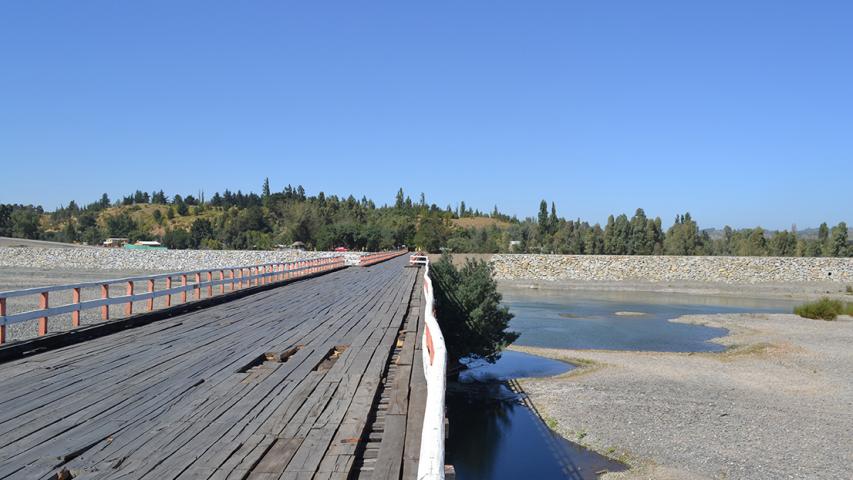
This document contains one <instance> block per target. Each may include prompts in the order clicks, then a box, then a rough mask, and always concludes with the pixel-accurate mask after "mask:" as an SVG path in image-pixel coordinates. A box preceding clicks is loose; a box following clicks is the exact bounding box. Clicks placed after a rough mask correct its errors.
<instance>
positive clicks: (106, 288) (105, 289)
mask: <svg viewBox="0 0 853 480" xmlns="http://www.w3.org/2000/svg"><path fill="white" fill-rule="evenodd" d="M101 298H102V299H104V300H106V299H108V298H110V285H109V284H108V283H104V284H102V285H101ZM101 319H102V320H109V319H110V306H109V305H101Z"/></svg>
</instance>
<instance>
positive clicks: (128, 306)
mask: <svg viewBox="0 0 853 480" xmlns="http://www.w3.org/2000/svg"><path fill="white" fill-rule="evenodd" d="M127 296H129V297H130V296H133V282H132V281H131V282H127ZM124 314H125V315H126V316H128V317H129V316H131V315H133V299H130V300H129V301H128V302H127V304H125V306H124Z"/></svg>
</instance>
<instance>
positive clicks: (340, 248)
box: [335, 247, 349, 252]
mask: <svg viewBox="0 0 853 480" xmlns="http://www.w3.org/2000/svg"><path fill="white" fill-rule="evenodd" d="M335 251H336V252H349V249H348V248H347V247H338V248H336V249H335Z"/></svg>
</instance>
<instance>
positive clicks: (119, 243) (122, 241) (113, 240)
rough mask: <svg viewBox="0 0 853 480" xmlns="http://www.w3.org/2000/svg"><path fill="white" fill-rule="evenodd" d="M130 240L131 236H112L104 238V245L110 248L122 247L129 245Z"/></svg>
mask: <svg viewBox="0 0 853 480" xmlns="http://www.w3.org/2000/svg"><path fill="white" fill-rule="evenodd" d="M128 242H130V239H129V238H122V237H110V238H108V239H106V240H104V246H105V247H108V248H120V247H123V246H125V245H127V243H128Z"/></svg>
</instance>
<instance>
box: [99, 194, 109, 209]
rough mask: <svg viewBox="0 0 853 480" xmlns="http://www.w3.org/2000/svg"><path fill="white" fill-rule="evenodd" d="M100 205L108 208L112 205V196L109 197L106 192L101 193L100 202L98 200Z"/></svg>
mask: <svg viewBox="0 0 853 480" xmlns="http://www.w3.org/2000/svg"><path fill="white" fill-rule="evenodd" d="M98 205H99V206H100V207H101V208H102V209H103V208H108V207H109V206H110V197H108V196H107V194H106V193H105V194H103V195H101V200H100V202H98Z"/></svg>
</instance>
